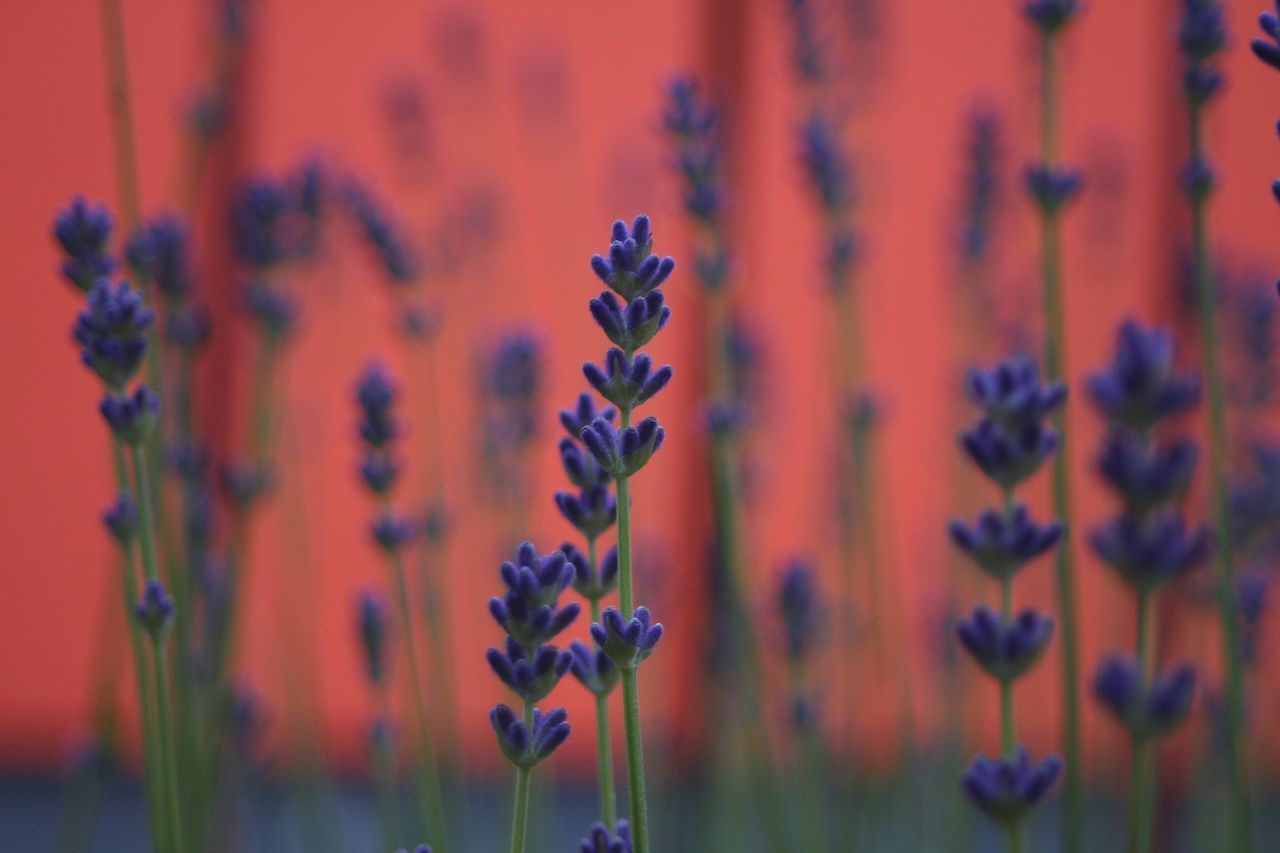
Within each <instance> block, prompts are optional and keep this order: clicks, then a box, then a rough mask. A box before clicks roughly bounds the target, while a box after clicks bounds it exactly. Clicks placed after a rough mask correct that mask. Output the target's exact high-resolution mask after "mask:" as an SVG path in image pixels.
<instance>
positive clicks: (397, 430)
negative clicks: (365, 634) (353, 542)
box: [355, 364, 450, 847]
mask: <svg viewBox="0 0 1280 853" xmlns="http://www.w3.org/2000/svg"><path fill="white" fill-rule="evenodd" d="M355 396H356V403H357V404H358V406H359V409H360V420H359V426H358V432H359V438H360V443H361V447H362V450H363V456H362V458H361V462H360V476H361V478H362V479H363V480H364V483H365V485H366V486H367V487H368V489H369V491H370V492H371V493H372V494H373V495H374V496H375V497H376V499H377V503H378V507H379V509H378V513H377V515H376V517H375V518H374V521H373V523H372V526H371V528H370V531H371V533H372V535H373V540H374V542H375V543H376V544H377V545H378V547H379V548H380V549H381V550H382V552H383V553H384V554H385V555H386V557H387V563H388V567H389V568H390V570H391V585H392V594H393V596H394V598H395V606H396V612H397V614H398V617H399V621H400V626H401V627H400V632H399V633H400V642H401V646H402V649H403V653H404V666H405V669H406V670H407V672H408V684H407V685H406V688H407V692H408V693H409V701H410V704H411V706H412V714H413V720H414V727H415V729H416V738H415V741H416V742H415V743H414V750H413V753H414V779H415V781H416V783H417V789H418V799H419V803H418V804H419V807H420V809H421V815H422V817H423V818H424V819H425V821H426V823H427V832H426V835H427V837H428V838H429V839H430V840H431V841H432V842H433V843H434V844H436V845H437V846H439V847H443V845H444V844H445V843H446V842H447V840H448V839H449V838H450V836H449V832H448V821H447V818H446V812H445V807H444V800H443V794H442V791H441V783H440V769H439V765H438V764H437V758H436V755H437V750H436V747H435V738H434V736H433V733H432V729H431V723H430V719H429V716H428V713H427V696H426V693H425V691H424V689H423V674H422V669H421V663H420V659H419V655H418V642H417V638H416V635H415V633H414V630H413V625H414V620H413V607H412V604H411V601H410V595H409V581H408V578H407V572H406V569H405V564H404V556H403V552H404V549H405V547H406V545H407V544H408V542H409V540H410V539H411V538H412V537H413V535H414V534H415V533H417V526H416V525H415V524H414V523H413V522H412V521H410V520H409V519H408V518H406V517H404V516H402V515H400V514H398V513H397V512H396V510H395V508H394V506H393V504H392V501H391V492H392V489H393V488H394V486H395V484H396V481H397V479H398V475H399V473H400V461H399V460H398V459H397V458H396V456H395V447H396V441H397V439H398V438H399V436H400V434H401V432H402V428H401V425H400V423H399V421H398V419H397V418H396V415H395V412H394V407H395V404H396V401H397V399H398V397H399V392H398V390H397V389H396V387H395V385H394V384H393V383H392V380H391V377H390V376H389V375H388V374H387V372H386V371H385V370H384V369H383V368H382V367H381V366H379V365H376V364H374V365H371V366H369V367H368V368H366V369H365V371H364V373H363V374H362V375H361V377H360V380H359V382H358V383H357V386H356V395H355Z"/></svg>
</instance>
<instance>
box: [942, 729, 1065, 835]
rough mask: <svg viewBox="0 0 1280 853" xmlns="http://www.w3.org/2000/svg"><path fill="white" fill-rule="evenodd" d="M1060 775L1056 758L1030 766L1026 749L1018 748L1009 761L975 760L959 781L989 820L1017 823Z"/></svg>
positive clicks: (979, 758)
mask: <svg viewBox="0 0 1280 853" xmlns="http://www.w3.org/2000/svg"><path fill="white" fill-rule="evenodd" d="M1061 773H1062V759H1060V758H1058V756H1056V755H1050V756H1048V757H1046V758H1044V759H1043V760H1042V761H1040V762H1039V763H1038V764H1032V763H1031V759H1030V758H1028V757H1027V750H1026V748H1025V747H1018V751H1017V754H1016V755H1015V756H1014V757H1012V758H1000V759H991V758H988V757H987V756H985V755H979V756H977V757H975V758H974V759H973V761H972V762H971V763H970V764H969V767H968V768H967V769H966V770H965V771H964V776H963V779H962V781H963V784H964V789H965V792H966V793H967V794H968V795H969V799H970V800H972V801H973V803H974V805H976V806H977V807H978V808H979V809H981V810H982V811H983V812H984V813H985V814H986V815H987V816H988V817H990V818H991V819H992V820H995V821H996V822H998V823H1001V824H1016V823H1017V822H1018V821H1020V820H1021V819H1022V817H1023V815H1025V814H1026V813H1027V812H1028V811H1029V810H1030V809H1031V808H1032V807H1034V806H1035V805H1036V804H1038V803H1039V802H1040V801H1041V800H1043V799H1044V797H1045V795H1046V794H1048V793H1049V791H1050V789H1052V788H1053V784H1054V782H1056V781H1058V776H1059V774H1061Z"/></svg>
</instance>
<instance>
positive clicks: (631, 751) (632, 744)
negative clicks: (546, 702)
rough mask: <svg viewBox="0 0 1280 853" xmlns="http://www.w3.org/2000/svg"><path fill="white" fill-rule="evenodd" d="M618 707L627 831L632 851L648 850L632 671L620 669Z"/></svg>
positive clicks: (636, 694) (637, 696)
mask: <svg viewBox="0 0 1280 853" xmlns="http://www.w3.org/2000/svg"><path fill="white" fill-rule="evenodd" d="M622 702H623V705H622V711H623V721H624V722H625V724H626V740H627V791H628V793H629V794H630V800H631V813H630V818H631V832H632V836H633V839H632V844H633V845H634V846H635V853H648V851H649V805H648V802H647V799H646V796H645V782H644V746H643V744H642V742H641V739H640V690H639V688H638V687H637V685H636V671H635V670H634V669H631V670H623V672H622Z"/></svg>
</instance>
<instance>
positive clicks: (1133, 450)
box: [1098, 429, 1199, 515]
mask: <svg viewBox="0 0 1280 853" xmlns="http://www.w3.org/2000/svg"><path fill="white" fill-rule="evenodd" d="M1198 455H1199V454H1198V452H1197V450H1196V445H1195V443H1194V442H1192V441H1189V440H1184V441H1178V442H1173V443H1170V444H1167V445H1163V446H1159V445H1153V444H1150V443H1148V442H1145V441H1142V440H1140V439H1138V438H1137V437H1135V436H1134V435H1132V434H1131V433H1129V432H1126V431H1124V430H1119V429H1113V430H1111V432H1110V433H1109V434H1108V436H1107V439H1106V441H1105V443H1104V444H1103V445H1102V452H1101V453H1100V454H1099V456H1098V472H1099V473H1100V474H1102V477H1103V479H1105V480H1106V481H1107V483H1108V485H1110V486H1111V488H1113V489H1115V490H1116V492H1118V493H1119V494H1120V496H1121V497H1122V498H1123V499H1124V503H1125V508H1126V510H1127V511H1129V512H1130V513H1132V514H1135V515H1141V514H1143V513H1145V512H1146V511H1148V510H1150V509H1152V508H1153V507H1157V506H1160V505H1162V504H1167V503H1172V502H1175V501H1177V500H1178V499H1179V498H1181V497H1182V495H1183V494H1185V492H1186V490H1187V486H1188V485H1189V484H1190V482H1191V474H1192V472H1193V471H1194V470H1195V467H1196V458H1197V456H1198Z"/></svg>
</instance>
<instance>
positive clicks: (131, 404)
mask: <svg viewBox="0 0 1280 853" xmlns="http://www.w3.org/2000/svg"><path fill="white" fill-rule="evenodd" d="M98 411H100V412H101V413H102V419H103V420H105V421H106V422H107V425H108V426H109V427H111V432H112V434H114V435H115V437H116V438H117V439H119V440H120V441H122V442H124V443H125V444H131V445H134V446H137V445H140V444H142V443H144V442H145V441H146V440H147V439H148V438H150V437H151V433H152V431H153V430H154V429H155V426H156V422H157V421H158V420H159V419H160V395H159V394H157V393H155V392H154V391H152V390H151V389H150V388H148V387H147V386H146V385H139V386H138V387H137V388H136V389H135V390H134V392H133V393H132V394H122V393H117V392H115V391H108V392H107V395H106V396H105V397H103V398H102V402H101V403H100V404H99V405H98Z"/></svg>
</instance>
